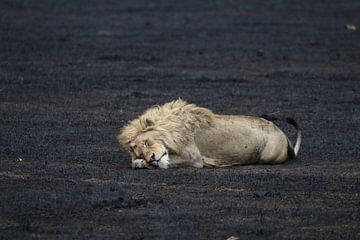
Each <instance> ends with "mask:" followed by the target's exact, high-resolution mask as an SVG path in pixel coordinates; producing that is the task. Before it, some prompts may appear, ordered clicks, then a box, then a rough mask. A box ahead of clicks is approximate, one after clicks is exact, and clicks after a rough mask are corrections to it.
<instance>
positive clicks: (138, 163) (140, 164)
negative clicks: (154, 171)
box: [132, 159, 149, 168]
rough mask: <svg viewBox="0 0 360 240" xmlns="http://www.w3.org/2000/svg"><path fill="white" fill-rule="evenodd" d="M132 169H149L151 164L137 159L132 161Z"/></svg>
mask: <svg viewBox="0 0 360 240" xmlns="http://www.w3.org/2000/svg"><path fill="white" fill-rule="evenodd" d="M132 168H149V164H148V163H147V162H146V161H145V160H144V159H135V160H133V161H132Z"/></svg>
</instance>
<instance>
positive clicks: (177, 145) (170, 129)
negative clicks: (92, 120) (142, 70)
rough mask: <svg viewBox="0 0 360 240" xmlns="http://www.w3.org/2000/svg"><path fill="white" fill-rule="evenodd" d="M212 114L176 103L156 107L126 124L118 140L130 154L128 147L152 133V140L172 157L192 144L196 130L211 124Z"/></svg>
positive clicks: (181, 101)
mask: <svg viewBox="0 0 360 240" xmlns="http://www.w3.org/2000/svg"><path fill="white" fill-rule="evenodd" d="M213 118H214V114H213V112H212V111H210V110H209V109H206V108H202V107H198V106H196V105H195V104H188V103H187V102H185V101H183V100H181V99H178V100H175V101H172V102H169V103H166V104H164V105H161V106H155V107H152V108H150V109H149V110H147V111H146V112H145V113H143V114H142V115H141V116H140V117H139V118H137V119H135V120H133V121H131V122H129V124H127V125H126V126H124V127H123V128H122V130H121V133H120V134H119V136H118V140H119V142H120V144H122V145H123V146H124V147H125V148H126V149H128V150H130V143H131V142H132V141H134V139H135V138H136V137H137V136H138V135H140V134H143V133H146V132H149V133H150V131H151V135H152V137H153V138H156V139H161V140H162V141H163V142H164V144H165V145H166V146H167V147H168V148H169V149H170V150H172V151H174V152H175V153H179V152H180V151H181V149H182V148H183V147H184V146H185V145H187V144H188V143H189V142H193V141H194V137H195V134H196V130H197V129H199V128H207V127H210V126H211V124H212V120H213Z"/></svg>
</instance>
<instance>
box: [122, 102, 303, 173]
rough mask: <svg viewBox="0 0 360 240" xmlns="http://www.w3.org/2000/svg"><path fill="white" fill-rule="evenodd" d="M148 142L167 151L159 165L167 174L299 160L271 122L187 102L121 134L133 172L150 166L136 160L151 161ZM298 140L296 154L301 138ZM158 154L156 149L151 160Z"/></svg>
mask: <svg viewBox="0 0 360 240" xmlns="http://www.w3.org/2000/svg"><path fill="white" fill-rule="evenodd" d="M148 138H151V139H153V140H154V141H153V142H154V143H158V144H157V145H158V147H157V148H159V146H160V145H163V146H164V147H165V148H164V149H167V150H162V151H165V152H166V158H163V159H161V158H160V159H157V161H156V162H157V166H160V167H161V166H163V167H164V168H167V167H178V166H184V165H185V166H186V165H187V166H195V167H203V166H214V167H224V166H233V165H245V164H255V163H282V162H284V161H286V160H287V159H288V158H289V157H292V156H293V155H296V154H297V152H295V153H294V150H293V148H292V146H291V144H290V141H289V140H288V138H287V137H286V135H285V134H284V133H283V132H282V131H281V130H280V129H279V128H278V127H277V126H276V125H275V124H274V123H272V122H270V121H268V120H265V119H263V118H258V117H250V116H229V115H217V114H214V113H213V112H211V111H210V110H209V109H206V108H201V107H198V106H196V105H193V104H187V103H186V102H184V101H182V100H177V101H173V102H170V103H166V104H164V105H162V106H159V107H154V108H151V109H149V110H148V111H146V112H145V113H144V114H143V115H142V116H140V117H139V118H138V119H135V120H133V121H132V122H130V123H129V125H127V126H125V127H124V128H123V129H122V133H121V134H120V135H119V137H118V139H119V142H120V143H121V144H122V145H123V146H124V147H125V148H126V149H127V150H128V151H129V152H130V154H131V155H132V158H133V159H132V160H133V167H134V166H135V167H139V166H140V167H149V166H150V164H148V163H149V162H151V161H150V157H147V158H146V157H143V159H139V154H134V153H135V150H136V151H137V152H142V153H144V154H143V156H144V155H146V154H145V152H148V151H147V150H148V149H149V148H146V146H143V144H142V143H144V142H146V139H148ZM298 140H299V141H297V146H296V150H297V151H298V149H299V145H300V140H301V135H300V136H299V135H298ZM139 145H140V146H139ZM134 147H135V148H136V149H135V148H134ZM145 148H146V149H145ZM160 148H161V147H160ZM155 153H157V150H156V147H155V146H153V148H152V149H151V154H155ZM151 154H150V155H151ZM164 154H165V153H164ZM164 154H163V155H162V156H164ZM289 154H290V155H289ZM147 155H149V154H147ZM150 155H149V156H150ZM154 156H156V154H155V155H154ZM155 160H156V159H155ZM165 160H166V164H164V163H165V162H164V161H165ZM134 161H135V165H134ZM139 161H140V162H141V164H140V165H139V164H137V162H139ZM160 163H161V164H160Z"/></svg>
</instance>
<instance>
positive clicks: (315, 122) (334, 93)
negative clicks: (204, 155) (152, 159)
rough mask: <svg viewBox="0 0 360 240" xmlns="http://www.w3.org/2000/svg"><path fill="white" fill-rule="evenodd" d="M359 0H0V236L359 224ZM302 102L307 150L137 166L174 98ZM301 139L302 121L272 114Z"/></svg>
mask: <svg viewBox="0 0 360 240" xmlns="http://www.w3.org/2000/svg"><path fill="white" fill-rule="evenodd" d="M359 12H360V2H359V1H356V0H353V1H351V0H349V1H313V0H306V1H281V0H275V1H257V0H255V1H254V0H244V1H232V0H222V1H220V0H219V1H205V0H204V1H154V2H152V1H147V0H141V1H117V0H113V1H92V0H87V1H85V0H83V1H57V0H56V1H55V0H53V1H45V0H39V1H20V0H3V1H1V2H0V193H1V194H0V238H3V239H28V238H39V239H70V238H79V239H95V238H99V239H104V238H117V239H227V238H228V237H230V236H235V237H239V238H240V239H263V238H269V239H359V238H360V163H359V161H360V148H359V146H358V145H359V143H360V31H359V29H358V30H357V31H351V29H350V30H349V29H348V30H347V29H346V28H345V27H344V26H345V25H346V24H355V25H357V26H358V27H360V15H359ZM179 97H181V98H183V99H185V100H187V101H189V102H193V103H196V104H198V105H201V106H204V107H209V108H211V109H212V110H213V111H214V112H216V113H221V114H247V115H261V114H264V113H275V114H278V115H291V116H293V117H295V118H296V119H297V120H298V121H299V123H300V125H301V127H302V129H303V134H304V139H303V145H302V148H301V151H300V156H299V158H298V159H296V160H293V161H290V162H288V163H285V164H282V165H256V166H243V167H234V168H224V169H193V168H186V169H170V170H165V171H163V170H132V169H131V168H130V158H129V156H128V154H127V153H126V152H125V151H124V150H123V149H121V148H120V146H119V145H118V143H117V142H116V135H117V134H118V132H119V129H120V128H121V126H123V125H124V124H125V123H126V122H127V121H128V120H130V119H132V118H134V117H136V116H137V115H139V114H140V113H142V112H143V111H144V110H145V109H146V108H148V107H150V106H152V105H155V104H160V103H163V102H166V101H169V100H173V99H176V98H179ZM279 125H280V126H281V127H282V128H283V129H284V130H285V131H286V132H287V133H288V134H289V136H291V139H294V131H293V130H292V129H291V128H290V127H287V126H286V125H284V124H282V123H281V122H279Z"/></svg>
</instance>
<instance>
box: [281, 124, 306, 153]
mask: <svg viewBox="0 0 360 240" xmlns="http://www.w3.org/2000/svg"><path fill="white" fill-rule="evenodd" d="M285 121H286V122H287V123H290V124H291V125H293V126H294V127H295V129H296V142H295V146H294V147H293V146H292V144H291V143H290V141H289V156H290V157H291V158H295V157H297V155H298V153H299V150H300V145H301V139H302V135H301V130H300V127H299V125H298V124H297V122H296V121H295V120H294V119H293V118H291V117H287V118H285Z"/></svg>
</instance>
